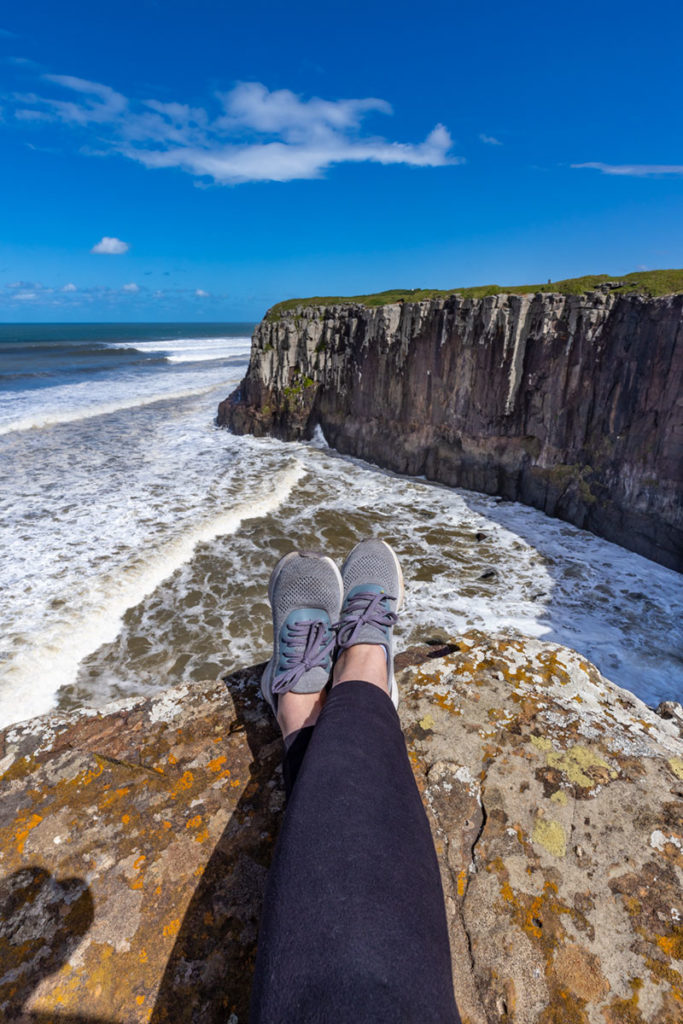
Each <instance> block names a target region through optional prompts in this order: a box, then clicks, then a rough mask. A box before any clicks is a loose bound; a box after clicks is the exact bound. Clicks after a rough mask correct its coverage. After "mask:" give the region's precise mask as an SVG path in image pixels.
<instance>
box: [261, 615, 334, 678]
mask: <svg viewBox="0 0 683 1024" xmlns="http://www.w3.org/2000/svg"><path fill="white" fill-rule="evenodd" d="M285 631H286V632H285V637H284V649H283V661H284V663H285V665H286V668H285V669H284V670H283V671H282V672H278V674H277V675H276V676H275V677H274V678H273V683H272V686H271V690H272V692H273V693H286V692H287V691H288V690H291V689H292V688H293V687H294V686H296V684H297V683H298V682H299V680H300V679H301V677H302V676H303V675H304V673H305V672H308V671H310V669H312V668H325V667H326V665H327V659H328V658H329V656H330V655H331V654H332V651H333V650H334V645H335V636H334V633H333V632H332V631H331V630H330V629H328V627H327V625H326V624H325V623H324V622H321V621H320V620H319V619H318V620H317V621H314V622H311V621H296V620H295V621H294V622H288V623H287V624H286V626H285Z"/></svg>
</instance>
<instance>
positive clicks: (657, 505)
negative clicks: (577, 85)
mask: <svg viewBox="0 0 683 1024" xmlns="http://www.w3.org/2000/svg"><path fill="white" fill-rule="evenodd" d="M682 385H683V295H670V296H664V297H661V298H656V299H646V298H644V297H642V296H639V295H614V294H612V293H610V291H609V290H605V289H602V290H599V291H595V292H590V293H588V294H585V295H559V294H540V293H539V294H537V295H495V296H490V297H488V298H483V299H461V298H459V297H458V296H453V297H451V298H449V299H445V300H444V299H434V300H430V301H424V302H415V303H402V304H394V305H387V306H381V307H379V308H374V309H373V308H367V307H365V306H362V305H352V304H349V305H339V306H329V307H324V306H301V307H298V308H296V309H293V310H287V311H285V312H284V313H282V314H281V315H278V316H272V317H269V316H268V315H267V316H266V318H265V319H264V320H263V321H262V322H261V323H260V324H259V325H258V326H257V328H256V331H255V333H254V338H253V342H252V351H251V362H250V365H249V369H248V372H247V376H246V377H245V379H244V381H243V382H242V384H241V385H240V387H239V388H238V389H237V390H236V391H235V392H234V393H233V394H232V395H231V396H230V397H229V398H228V399H226V400H225V401H224V402H222V403H221V405H220V406H219V410H218V422H219V423H220V424H222V425H225V426H229V427H231V428H232V429H233V430H235V431H237V432H238V433H245V432H253V433H255V434H267V433H270V434H274V435H275V436H277V437H280V438H283V439H286V440H294V439H297V438H302V437H310V436H311V434H312V433H313V430H314V429H315V427H316V426H317V425H318V424H319V425H321V426H322V429H323V431H324V434H325V437H326V438H327V440H328V441H329V443H330V444H331V445H332V446H333V447H335V448H338V449H339V450H340V451H342V452H344V453H347V454H351V455H355V456H359V457H361V458H365V459H369V460H370V461H373V462H376V463H378V464H379V465H381V466H384V467H386V468H389V469H393V470H395V471H397V472H400V473H409V474H424V475H426V476H427V477H428V478H429V479H433V480H438V481H440V482H441V483H445V484H449V485H453V486H460V487H466V488H470V489H472V490H476V491H483V492H484V493H486V494H498V495H501V496H502V497H504V498H509V499H512V500H518V501H522V502H524V503H525V504H529V505H533V506H534V507H536V508H539V509H542V510H543V511H545V512H547V513H548V514H550V515H554V516H558V517H559V518H561V519H565V520H567V521H568V522H571V523H574V524H575V525H577V526H580V527H582V528H585V529H588V530H591V531H592V532H594V533H597V534H599V535H600V536H603V537H606V538H607V539H608V540H611V541H615V542H616V543H618V544H622V545H623V546H625V547H627V548H630V549H631V550H633V551H637V552H639V553H640V554H643V555H646V556H647V557H648V558H652V559H654V560H655V561H658V562H661V563H662V564H663V565H667V566H669V567H671V568H677V569H679V570H683V497H682V495H683V487H682V484H683V399H682V398H681V394H682V391H683V387H682Z"/></svg>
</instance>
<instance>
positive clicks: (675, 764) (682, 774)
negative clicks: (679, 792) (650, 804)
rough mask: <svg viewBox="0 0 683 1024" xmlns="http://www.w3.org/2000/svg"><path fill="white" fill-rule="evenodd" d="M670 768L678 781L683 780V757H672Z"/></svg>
mask: <svg viewBox="0 0 683 1024" xmlns="http://www.w3.org/2000/svg"><path fill="white" fill-rule="evenodd" d="M669 768H670V769H671V771H672V772H673V773H674V775H675V776H676V778H677V779H681V780H683V757H670V758H669Z"/></svg>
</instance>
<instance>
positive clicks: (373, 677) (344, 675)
mask: <svg viewBox="0 0 683 1024" xmlns="http://www.w3.org/2000/svg"><path fill="white" fill-rule="evenodd" d="M349 679H362V680H364V681H365V682H366V683H372V684H373V686H379V687H380V689H382V690H384V692H385V693H387V692H388V688H389V677H388V672H387V652H386V648H385V647H383V646H382V645H381V644H356V645H355V646H354V647H349V648H348V649H347V650H345V651H342V653H341V654H340V655H339V657H338V658H337V661H336V662H335V666H334V672H333V674H332V686H338V685H339V683H344V682H346V681H347V680H349Z"/></svg>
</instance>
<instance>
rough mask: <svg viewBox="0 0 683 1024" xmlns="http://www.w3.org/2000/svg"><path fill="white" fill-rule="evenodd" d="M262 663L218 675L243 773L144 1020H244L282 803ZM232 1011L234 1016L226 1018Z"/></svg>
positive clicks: (161, 1023) (205, 1023)
mask: <svg viewBox="0 0 683 1024" xmlns="http://www.w3.org/2000/svg"><path fill="white" fill-rule="evenodd" d="M262 669H263V666H255V667H253V668H250V669H246V670H243V671H241V672H236V673H234V674H232V675H230V676H226V677H224V682H225V684H226V686H227V688H228V691H229V692H230V695H231V697H232V700H233V704H234V708H235V719H234V722H233V723H232V725H231V730H230V731H231V732H237V731H243V732H244V733H245V735H246V739H247V742H248V745H249V750H250V752H251V755H252V758H253V760H252V761H251V763H250V766H249V770H250V778H249V782H248V784H247V786H246V789H245V790H244V792H243V794H242V796H241V798H240V801H239V803H238V804H237V807H236V808H235V811H234V813H233V814H232V816H231V818H230V821H229V822H228V824H227V826H226V827H225V830H224V831H223V834H222V835H221V837H220V839H219V840H218V842H217V844H216V846H215V848H214V851H213V853H212V855H211V859H210V860H209V862H208V864H207V865H206V868H205V869H204V872H203V874H202V877H201V880H200V882H199V885H198V887H197V889H196V890H195V893H194V895H193V897H192V900H191V901H190V904H189V906H188V908H187V910H186V912H185V916H184V918H183V922H182V925H181V928H180V932H179V934H178V938H177V940H176V943H175V946H174V947H173V951H172V953H171V956H170V959H169V961H168V964H167V966H166V970H165V972H164V976H163V978H162V981H161V986H160V988H159V993H158V996H157V999H156V1004H155V1006H154V1011H153V1014H152V1017H151V1022H152V1024H171V1022H173V1024H186V1022H187V1024H190V1022H192V1024H200V1022H201V1024H213V1022H214V1021H215V1022H216V1024H218V1022H219V1021H220V1022H221V1024H228V1022H230V1021H231V1019H232V1020H233V1021H234V1020H235V1018H236V1019H237V1020H238V1021H240V1022H243V1021H246V1019H247V1017H248V1012H249V998H250V993H251V978H252V974H253V969H254V960H255V956H256V940H257V935H258V925H259V920H260V915H261V904H262V900H263V893H264V889H265V880H266V877H267V874H268V868H269V866H270V860H271V856H272V850H273V845H274V842H275V838H276V836H277V833H278V831H279V828H280V818H281V812H282V808H283V805H284V793H283V788H282V774H281V767H280V764H281V758H282V744H281V740H280V735H279V731H278V729H277V726H276V724H275V722H274V720H273V719H272V717H271V716H270V715H269V714H268V712H267V710H266V708H265V705H264V704H263V702H262V700H261V699H260V697H259V696H258V692H259V691H258V679H259V678H260V675H261V671H262ZM231 1015H234V1017H231Z"/></svg>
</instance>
